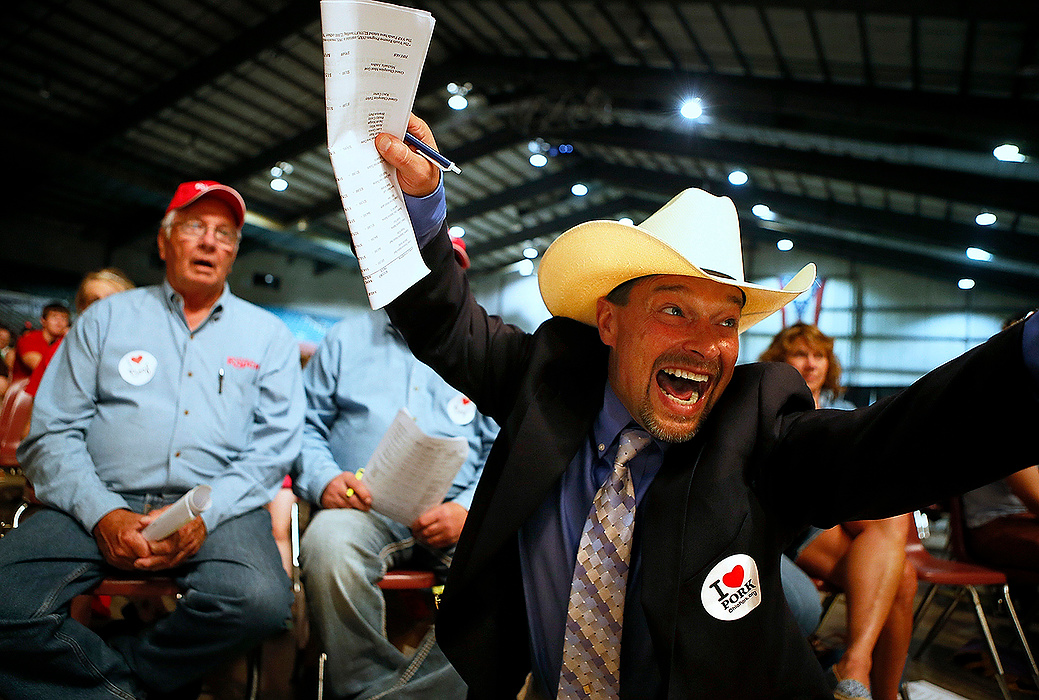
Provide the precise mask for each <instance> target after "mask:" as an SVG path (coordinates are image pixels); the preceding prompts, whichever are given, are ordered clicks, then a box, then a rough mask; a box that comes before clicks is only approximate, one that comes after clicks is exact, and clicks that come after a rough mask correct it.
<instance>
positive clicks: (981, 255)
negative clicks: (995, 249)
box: [967, 247, 992, 262]
mask: <svg viewBox="0 0 1039 700" xmlns="http://www.w3.org/2000/svg"><path fill="white" fill-rule="evenodd" d="M967 257H968V258H970V259H971V260H977V261H978V262H989V261H990V260H992V253H990V252H988V251H987V250H984V249H983V248H973V247H972V248H967Z"/></svg>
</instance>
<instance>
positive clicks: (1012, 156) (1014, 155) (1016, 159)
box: [992, 143, 1025, 163]
mask: <svg viewBox="0 0 1039 700" xmlns="http://www.w3.org/2000/svg"><path fill="white" fill-rule="evenodd" d="M992 155H994V156H995V157H996V159H997V160H1001V161H1004V162H1006V163H1023V162H1024V161H1025V156H1024V154H1022V153H1021V149H1020V148H1018V147H1017V146H1015V145H1014V144H1012V143H1004V144H1003V145H1002V146H996V147H995V148H993V149H992Z"/></svg>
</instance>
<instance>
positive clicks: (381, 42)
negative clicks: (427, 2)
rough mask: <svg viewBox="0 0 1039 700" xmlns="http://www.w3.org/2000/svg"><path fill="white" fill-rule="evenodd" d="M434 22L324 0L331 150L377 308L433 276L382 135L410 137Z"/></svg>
mask: <svg viewBox="0 0 1039 700" xmlns="http://www.w3.org/2000/svg"><path fill="white" fill-rule="evenodd" d="M433 21H434V20H433V16H432V15H431V14H429V13H428V12H425V11H422V10H416V9H413V8H408V7H398V6H397V5H389V4H386V3H381V2H371V1H369V0H321V39H322V45H323V48H324V54H325V113H326V117H327V120H328V151H329V155H330V156H331V159H332V170H333V171H334V173H335V178H336V184H337V185H338V187H339V196H340V198H341V199H342V201H343V209H344V210H345V211H346V219H347V221H348V222H349V224H350V235H351V236H352V237H353V242H354V249H355V251H356V252H357V259H358V261H359V262H360V265H361V274H362V276H363V278H364V285H365V289H366V290H367V292H368V301H369V303H370V304H371V306H372V308H373V309H379V308H382V307H383V306H385V305H386V304H388V303H390V302H391V301H393V300H394V299H395V298H396V297H397V296H398V295H399V294H400V293H401V292H403V291H404V290H405V289H407V288H408V287H410V286H411V285H412V284H414V283H415V282H417V281H418V280H420V279H421V278H422V277H423V276H425V275H426V274H428V273H429V270H428V269H427V268H426V266H425V264H424V263H423V262H422V256H421V254H420V253H419V250H418V244H417V243H416V242H415V232H414V229H412V227H411V220H410V219H409V218H408V213H407V209H406V208H405V206H404V195H403V193H401V191H400V186H399V185H398V184H397V177H396V173H395V171H394V169H393V168H392V167H391V166H389V165H388V164H387V163H386V162H385V161H384V160H383V159H382V157H381V156H380V155H379V153H378V152H377V151H376V150H375V136H376V135H377V134H379V133H380V132H383V131H385V132H388V133H391V134H396V135H397V136H403V135H404V132H405V130H406V129H407V125H408V116H409V115H410V114H411V108H412V105H413V104H414V102H415V93H416V91H417V90H418V80H419V75H420V74H421V73H422V64H423V63H424V62H425V60H426V51H427V50H428V49H429V40H430V38H431V37H432V36H433Z"/></svg>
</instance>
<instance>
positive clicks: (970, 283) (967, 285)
mask: <svg viewBox="0 0 1039 700" xmlns="http://www.w3.org/2000/svg"><path fill="white" fill-rule="evenodd" d="M956 286H957V287H959V288H960V289H962V290H964V291H966V290H968V289H974V280H972V279H971V278H970V277H964V278H963V279H961V280H960V281H959V282H957V283H956Z"/></svg>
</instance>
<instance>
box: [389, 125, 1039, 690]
mask: <svg viewBox="0 0 1039 700" xmlns="http://www.w3.org/2000/svg"><path fill="white" fill-rule="evenodd" d="M408 128H409V130H410V131H411V132H412V133H413V134H414V135H416V136H417V137H419V138H421V139H422V140H423V141H425V142H426V143H428V144H430V145H435V144H434V142H433V138H432V134H431V133H430V131H429V129H428V127H426V125H425V124H424V123H423V122H422V121H421V120H419V119H417V118H413V119H412V122H411V123H410V124H409V127H408ZM376 145H377V147H378V148H379V150H380V152H381V153H382V155H383V157H385V158H386V160H387V161H388V162H389V163H391V164H392V165H394V166H396V167H397V174H398V180H399V181H400V183H401V187H402V189H403V190H404V192H405V193H407V194H408V195H410V197H409V198H408V206H409V210H410V212H411V216H412V221H413V222H414V223H415V229H416V233H417V235H418V238H419V243H420V245H421V247H422V254H423V257H424V259H425V260H426V263H427V265H429V266H430V268H431V270H432V273H431V274H430V275H428V276H427V277H426V278H424V279H423V280H421V281H419V282H418V283H417V284H416V285H415V286H413V287H412V288H411V289H410V290H408V291H407V292H405V294H404V295H402V296H401V297H400V298H399V299H398V300H396V301H395V302H394V303H393V304H391V305H390V307H389V313H390V317H391V318H392V319H393V321H394V323H395V324H396V325H397V327H398V328H399V329H400V330H401V331H402V332H403V334H404V336H405V337H406V338H407V339H408V342H409V344H410V346H411V348H412V350H413V351H414V352H415V354H416V355H417V356H418V357H419V358H421V359H422V360H423V361H424V362H426V363H427V364H429V365H430V366H432V367H433V368H434V369H436V370H437V371H438V372H440V373H441V374H442V375H443V376H444V377H445V379H447V380H448V382H449V383H451V384H453V385H454V386H455V387H456V388H458V389H459V390H461V391H463V392H464V393H465V394H466V395H467V396H469V397H471V398H472V399H474V400H475V402H476V404H477V406H478V407H479V409H480V410H481V411H482V412H484V413H485V414H487V415H490V416H492V417H494V418H495V419H496V420H497V422H498V423H499V425H501V432H500V433H499V436H498V439H497V441H496V443H495V446H494V448H493V449H492V451H491V454H490V457H489V458H488V461H487V463H486V465H485V467H484V474H483V477H482V479H481V481H480V485H479V486H478V488H477V491H476V496H475V498H474V501H473V505H472V509H471V510H470V512H469V517H468V520H467V522H466V526H465V529H464V530H463V532H462V536H461V539H460V540H459V543H458V547H457V550H456V554H455V558H454V560H453V564H452V567H451V571H450V574H449V576H448V580H447V585H446V589H445V594H444V597H443V600H442V604H441V608H440V612H439V617H438V620H437V628H438V632H437V637H438V641H439V643H440V646H441V648H442V649H443V650H444V652H445V653H446V654H447V656H448V658H450V659H451V661H452V662H453V663H454V664H455V666H456V668H457V669H458V671H459V673H460V674H461V676H462V677H463V678H464V679H465V680H466V682H467V683H468V685H469V691H470V697H474V698H498V697H502V698H504V697H513V696H514V694H515V693H516V692H517V690H519V689H520V687H521V686H522V685H524V682H526V686H525V688H524V692H525V694H526V697H528V698H530V697H533V698H552V697H557V698H577V697H595V698H657V697H668V698H718V697H727V698H755V699H759V698H829V697H833V694H832V691H831V690H830V689H829V688H828V686H827V684H826V681H825V679H824V676H823V673H822V671H821V670H820V668H819V667H818V664H817V663H816V661H815V658H814V656H813V655H812V653H811V651H810V649H809V648H808V645H807V644H806V643H805V640H804V638H803V637H802V635H801V634H800V633H799V632H798V630H797V628H796V625H795V624H794V621H793V619H792V617H791V615H790V613H789V611H788V609H787V606H786V604H785V602H784V599H783V593H782V588H781V583H780V574H779V566H780V564H779V562H780V552H781V551H782V550H783V548H784V546H785V544H786V542H787V540H788V539H789V538H790V537H791V536H792V534H793V533H795V532H796V531H797V530H798V529H799V528H801V527H802V526H804V525H805V524H807V523H813V524H817V525H820V526H823V527H826V526H830V525H833V524H835V523H837V522H841V521H844V520H848V519H857V518H864V517H881V516H887V515H892V514H895V513H902V512H905V511H907V510H912V509H913V508H914V507H916V506H917V505H919V504H921V503H930V502H933V501H934V500H936V499H937V498H939V497H940V496H942V495H945V494H948V493H951V492H952V491H953V490H954V489H955V490H964V489H967V488H970V487H971V486H973V485H975V484H981V483H985V482H988V481H991V480H992V479H993V478H995V477H996V476H997V473H996V472H995V471H988V472H985V471H984V470H983V469H982V468H981V465H983V464H988V460H987V459H986V457H987V454H988V451H987V450H988V448H987V446H988V445H990V444H1001V445H1002V444H1004V443H1006V444H1007V445H1008V448H1007V449H1008V450H1009V451H1010V452H1011V453H1012V454H1011V455H1008V457H1007V459H1006V460H1002V459H1001V460H1000V463H1001V464H1002V465H1003V466H1002V467H1001V469H1002V470H1003V471H1011V470H1013V469H1019V468H1023V467H1024V466H1027V465H1029V464H1033V463H1034V462H1035V461H1036V457H1037V455H1036V449H1035V448H1034V446H1032V445H1025V444H1022V440H1021V439H1020V438H1019V437H1018V436H1020V435H1025V434H1029V433H1028V432H1026V431H1028V430H1029V426H1034V424H1035V421H1036V420H1037V419H1039V401H1037V396H1039V392H1037V387H1039V319H1036V318H1032V319H1031V320H1030V321H1028V322H1026V323H1024V324H1019V326H1018V327H1016V328H1015V329H1012V330H1010V331H1008V332H1006V333H1004V334H1001V335H1000V336H997V337H996V338H995V339H993V340H991V341H989V342H988V343H986V344H985V345H983V346H981V347H979V348H977V349H975V350H973V351H971V352H970V353H968V354H967V355H965V356H963V357H961V358H959V359H957V360H954V361H953V362H951V363H949V364H948V365H946V366H945V367H943V368H941V369H939V370H936V371H935V372H934V373H932V374H930V375H928V376H927V377H924V378H923V379H921V380H920V381H919V382H917V383H916V384H915V385H914V386H912V387H910V388H909V389H908V390H906V391H905V392H903V393H902V394H901V395H899V396H896V397H893V398H891V399H887V400H885V401H883V402H878V403H877V404H875V405H874V406H871V407H869V408H865V409H860V410H859V411H848V412H844V411H837V412H831V411H815V410H814V407H813V403H812V398H811V395H810V393H809V392H808V390H807V387H806V386H805V384H804V381H803V380H802V379H801V378H800V376H799V375H798V374H797V372H796V371H793V370H792V368H790V367H789V366H785V365H782V364H779V363H768V364H753V365H743V366H740V367H735V363H736V356H737V353H738V349H739V333H740V332H741V331H743V330H746V329H747V328H748V327H750V326H751V325H753V324H754V323H756V322H758V321H760V320H761V319H763V318H764V317H766V316H767V315H768V314H770V313H772V312H773V311H776V310H777V309H779V308H780V307H781V306H782V305H783V304H785V303H786V302H787V301H789V300H791V299H793V298H794V297H796V296H797V295H798V294H799V293H800V292H801V291H803V290H804V289H806V288H807V287H808V286H809V285H810V284H811V282H812V279H813V277H814V267H813V266H809V267H807V268H806V269H805V270H802V271H801V273H799V274H798V275H797V276H796V277H795V278H794V280H793V281H792V282H791V283H790V284H789V285H787V287H786V288H784V289H782V290H770V289H767V288H763V287H760V286H757V285H753V284H750V283H748V282H746V280H745V278H744V273H743V265H742V255H741V252H740V242H739V226H738V219H737V216H736V212H735V209H734V207H733V205H732V203H731V202H730V201H729V200H728V199H725V198H717V197H713V196H711V195H709V194H707V193H706V192H702V191H699V190H687V191H686V192H683V193H681V194H680V195H679V196H678V197H676V198H675V199H673V200H672V201H671V202H669V203H668V204H667V205H665V206H664V207H663V208H662V209H661V210H660V211H658V212H657V213H656V214H654V215H653V216H651V217H650V218H649V219H647V220H646V221H645V222H644V223H643V224H642V225H641V226H626V225H624V224H620V223H617V222H591V223H587V224H583V225H581V226H578V227H575V228H574V229H571V230H570V231H567V232H566V233H564V234H563V235H562V236H560V237H559V239H558V240H557V241H556V242H555V243H553V245H552V246H551V247H550V248H549V250H548V251H547V252H546V253H545V256H544V258H543V260H542V263H541V269H540V272H539V280H540V285H541V291H542V295H543V297H544V299H545V302H546V304H547V306H548V308H549V310H550V311H551V312H552V313H553V314H554V318H552V319H550V320H548V321H546V322H545V323H544V324H542V325H541V326H540V327H539V328H538V329H537V331H536V332H534V333H533V334H527V333H524V332H522V331H520V330H519V329H517V328H514V327H512V326H508V325H506V324H504V323H502V322H501V320H500V319H497V318H495V317H491V316H488V315H487V313H486V312H485V311H484V310H483V309H482V308H481V307H480V306H479V305H478V304H477V303H476V302H475V300H474V299H473V297H472V295H471V294H470V292H469V288H468V283H467V281H466V278H465V275H464V274H462V272H461V269H460V268H459V267H458V266H457V265H456V264H455V263H454V262H453V256H452V254H451V248H450V243H449V240H448V236H447V233H446V224H445V223H444V221H443V216H442V214H441V215H440V216H437V215H436V214H432V215H431V214H430V213H429V212H433V211H437V210H438V207H439V211H441V212H442V211H443V209H442V201H443V200H442V194H438V192H441V190H440V189H439V185H438V182H439V173H438V172H437V171H435V170H433V169H432V167H431V166H428V165H427V164H426V163H424V159H422V158H420V157H418V156H417V155H416V154H414V153H413V152H412V151H410V150H409V149H408V148H407V147H406V146H404V145H403V144H402V143H401V142H400V141H399V140H398V139H396V138H394V137H393V136H391V135H388V134H382V135H380V136H379V137H378V138H377V140H376ZM997 373H998V381H997V380H996V378H997V377H996V375H997ZM979 405H980V406H984V408H985V410H983V411H978V410H975V409H976V408H977V407H978V406H979ZM996 409H998V410H996ZM968 426H969V430H971V431H976V432H977V433H978V434H984V435H986V436H987V439H986V440H985V442H984V444H977V443H976V442H975V441H971V440H965V439H964V435H965V434H969V433H967V430H968ZM837 466H839V467H840V468H839V469H836V468H835V467H837ZM895 484H897V485H898V486H899V487H898V488H892V486H893V485H895ZM936 484H938V485H939V486H936ZM861 690H862V692H861V693H860V694H859V697H868V690H866V689H865V688H863V689H861ZM842 692H843V691H842Z"/></svg>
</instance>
